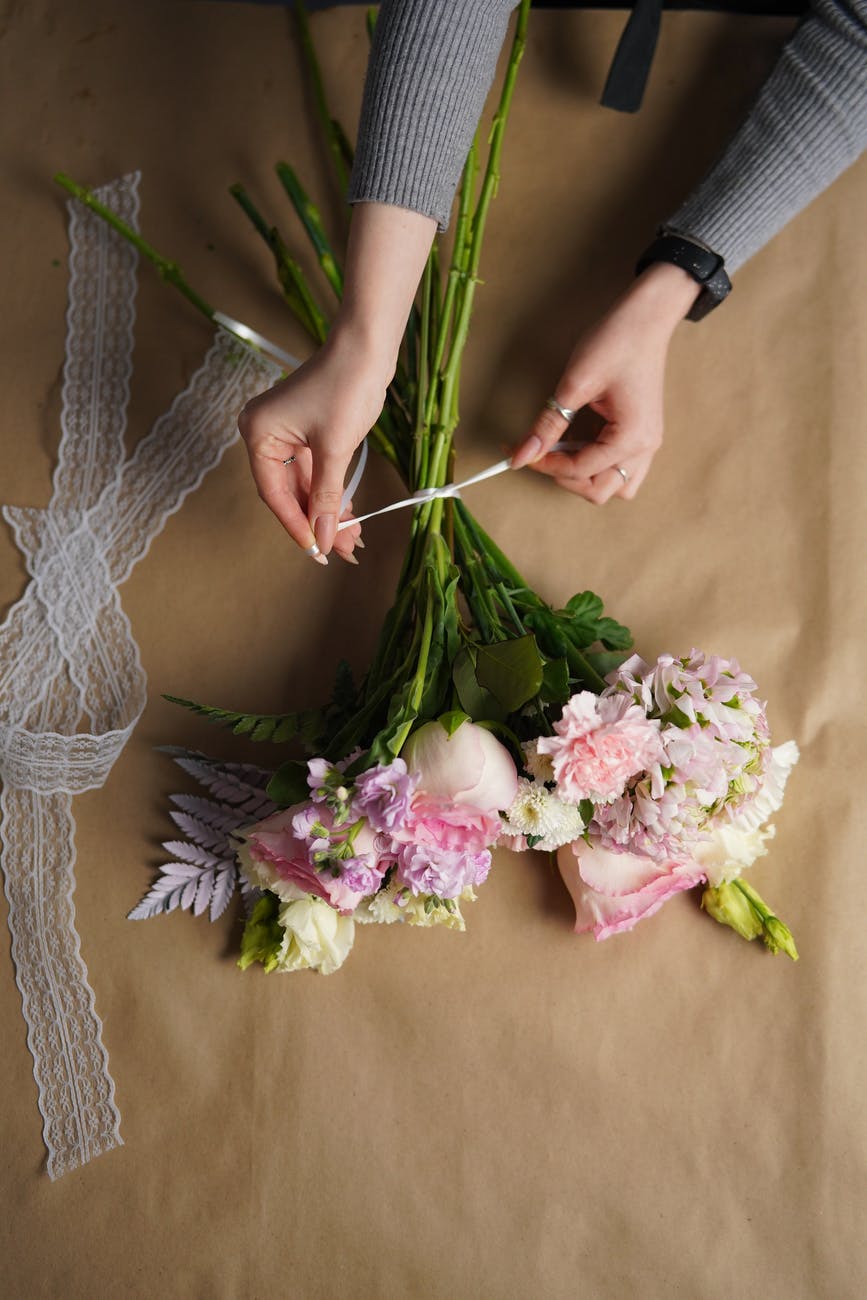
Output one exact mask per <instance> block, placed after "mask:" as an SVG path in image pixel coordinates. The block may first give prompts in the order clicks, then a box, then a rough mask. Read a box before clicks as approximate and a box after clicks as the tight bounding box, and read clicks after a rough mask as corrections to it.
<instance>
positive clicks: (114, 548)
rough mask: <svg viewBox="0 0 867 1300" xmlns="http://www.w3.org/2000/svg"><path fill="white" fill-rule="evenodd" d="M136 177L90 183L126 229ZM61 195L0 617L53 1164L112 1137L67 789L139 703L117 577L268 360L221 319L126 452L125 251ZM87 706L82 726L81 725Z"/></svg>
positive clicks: (77, 784) (19, 877)
mask: <svg viewBox="0 0 867 1300" xmlns="http://www.w3.org/2000/svg"><path fill="white" fill-rule="evenodd" d="M137 183H138V176H137V175H135V176H131V177H125V178H124V179H122V180H120V181H115V182H113V183H112V184H111V185H108V186H106V187H105V188H104V189H103V190H101V191H100V192H99V197H100V198H101V199H102V201H103V202H104V203H106V204H107V205H108V206H109V207H111V208H113V209H114V210H115V211H116V212H117V213H118V214H119V215H120V216H121V217H122V218H123V219H124V220H125V221H127V222H128V223H129V224H130V225H133V226H134V225H135V223H136V216H137V211H138V199H137V192H136V191H137ZM69 207H70V256H69V264H70V290H69V298H70V301H69V312H68V333H67V344H66V363H65V367H64V382H63V404H62V414H61V423H62V428H63V436H62V439H61V445H60V453H59V461H58V466H57V470H56V472H55V476H54V492H53V495H52V498H51V502H50V504H49V506H48V509H47V510H34V509H13V508H11V507H6V508H5V509H4V511H3V514H4V516H5V518H6V519H7V520H8V521H9V523H10V524H11V525H12V527H13V529H14V532H15V536H16V540H17V542H18V545H19V546H20V548H21V550H22V551H23V552H24V554H25V556H26V559H27V567H28V570H29V572H30V574H31V577H32V581H31V583H30V585H29V587H28V588H27V591H26V593H25V595H24V597H23V598H22V599H21V600H20V601H19V602H18V604H17V605H15V606H13V608H12V610H11V611H10V613H9V615H8V617H7V619H6V622H5V623H4V624H3V626H2V627H0V779H2V784H3V789H2V795H0V810H2V826H0V850H2V863H3V868H4V875H5V888H6V895H7V897H8V899H9V927H10V930H11V932H12V956H13V960H14V962H15V966H16V977H17V981H18V985H19V988H20V990H21V999H22V1009H23V1013H24V1018H25V1021H26V1022H27V1026H28V1039H27V1041H28V1046H29V1048H30V1051H31V1053H32V1055H33V1073H34V1077H35V1079H36V1083H37V1086H38V1090H39V1108H40V1110H41V1112H42V1115H43V1119H44V1128H43V1135H44V1139H45V1144H46V1147H47V1149H48V1172H49V1175H50V1176H51V1177H52V1178H56V1177H58V1176H59V1175H61V1174H63V1173H65V1172H67V1171H68V1170H69V1169H74V1168H75V1167H76V1166H78V1165H81V1164H83V1163H85V1162H86V1161H88V1160H91V1159H92V1158H93V1157H94V1156H97V1155H99V1154H101V1153H102V1152H104V1151H108V1150H110V1149H111V1148H112V1147H115V1146H119V1145H122V1139H121V1136H120V1131H119V1124H120V1115H119V1112H118V1109H117V1106H116V1105H115V1100H114V1082H113V1080H112V1078H111V1076H110V1074H109V1072H108V1057H107V1053H106V1051H105V1048H104V1046H103V1043H102V1024H101V1021H100V1019H99V1016H98V1015H97V1013H96V1010H95V1007H94V997H93V992H92V990H91V988H90V985H89V983H88V978H87V968H86V967H85V965H84V962H83V960H82V958H81V954H80V950H79V939H78V935H77V933H76V930H75V909H74V905H73V901H72V896H73V889H74V884H75V880H74V872H73V863H74V860H75V850H74V844H73V836H74V829H75V823H74V819H73V816H72V796H73V794H77V793H78V792H80V791H82V790H89V789H93V788H94V787H97V786H100V785H102V784H103V782H104V781H105V780H106V778H107V777H108V775H109V773H110V771H111V768H112V766H113V764H114V762H115V761H116V759H117V757H118V755H119V754H120V752H121V750H122V749H123V747H124V745H125V744H126V742H127V740H128V739H129V737H130V735H131V734H132V731H133V728H134V727H135V725H136V723H137V722H138V720H139V717H140V716H141V712H142V709H143V708H144V705H145V700H146V679H145V674H144V671H143V669H142V666H141V662H140V659H139V653H138V647H137V646H136V643H135V641H134V639H133V636H132V631H131V629H130V625H129V622H128V620H127V617H126V615H125V614H124V612H123V610H122V609H121V606H120V600H119V597H118V593H117V587H118V585H120V584H121V583H122V582H124V581H125V579H126V578H127V577H128V576H129V574H130V572H131V570H132V568H133V566H134V565H135V564H136V563H137V562H138V560H140V559H141V558H142V556H143V555H145V553H146V552H147V549H148V547H149V545H150V542H151V540H152V538H153V537H154V536H155V535H156V534H157V533H158V532H159V531H160V529H161V528H162V526H163V524H164V523H165V521H166V519H167V518H168V516H169V515H171V514H172V513H173V512H174V511H175V510H177V509H178V508H179V507H180V506H181V504H182V503H183V501H184V499H185V498H186V496H187V495H188V494H189V493H190V492H191V491H193V490H194V489H195V488H196V487H198V485H199V483H200V482H201V480H202V479H203V477H204V476H205V474H206V473H207V472H208V470H209V469H211V468H212V467H213V466H214V465H215V464H216V463H217V461H218V460H219V459H220V457H221V455H222V454H223V451H224V450H225V448H226V447H227V446H228V445H229V444H230V443H231V442H232V441H233V440H234V439H235V438H236V437H237V425H236V417H237V412H238V410H239V409H240V407H241V406H243V404H244V402H245V401H246V400H248V399H249V398H250V397H251V396H253V394H254V393H257V392H259V391H261V390H262V389H263V388H265V387H267V386H268V385H269V384H271V383H273V382H274V380H275V378H276V377H277V374H278V373H279V372H278V370H277V368H276V367H275V366H273V365H272V364H271V362H269V361H268V360H266V359H265V358H264V357H262V356H259V355H257V354H256V353H254V352H252V351H251V350H250V349H249V348H247V347H243V346H239V345H238V343H237V341H236V340H235V339H233V338H232V337H231V336H230V335H228V334H226V333H225V332H224V331H220V333H219V334H218V335H217V338H216V340H215V342H214V344H213V346H212V347H211V349H210V351H209V352H208V355H207V357H206V358H205V361H204V364H203V365H202V366H201V368H200V369H199V370H198V371H197V373H196V374H195V375H194V376H193V379H192V380H191V382H190V384H189V385H188V387H187V388H186V389H185V390H184V392H183V393H181V394H179V396H178V397H177V398H176V399H175V401H174V402H173V403H172V406H171V408H170V409H169V410H168V411H167V412H166V413H165V414H164V415H163V416H161V417H160V419H159V420H157V422H156V424H155V425H154V427H153V429H152V430H151V432H150V433H149V434H148V435H147V436H146V437H145V438H144V439H142V440H141V441H140V442H139V443H138V445H137V447H136V449H135V452H134V453H133V455H132V456H131V457H130V458H129V459H128V460H127V459H126V453H125V450H124V428H125V422H126V407H127V402H128V396H129V381H130V376H131V372H132V346H133V339H132V328H133V321H134V314H135V313H134V302H135V270H136V261H137V258H136V254H135V252H134V250H132V249H131V247H130V246H129V245H128V244H127V243H126V242H125V241H124V240H123V239H121V237H120V236H119V235H117V234H116V233H115V232H114V231H112V230H111V229H110V228H109V227H108V226H107V225H106V224H105V223H104V222H103V221H101V220H100V218H98V217H96V216H95V215H93V214H92V213H90V212H88V211H87V210H86V209H84V208H83V207H82V206H80V205H79V204H77V203H74V202H73V203H71V204H70V205H69ZM82 713H84V714H85V715H86V717H87V719H88V721H89V724H90V730H89V731H87V732H79V731H78V725H79V720H80V718H81V716H82Z"/></svg>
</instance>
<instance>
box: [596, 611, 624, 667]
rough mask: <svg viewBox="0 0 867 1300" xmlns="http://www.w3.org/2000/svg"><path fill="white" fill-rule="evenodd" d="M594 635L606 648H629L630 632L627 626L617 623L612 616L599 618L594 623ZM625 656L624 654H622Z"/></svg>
mask: <svg viewBox="0 0 867 1300" xmlns="http://www.w3.org/2000/svg"><path fill="white" fill-rule="evenodd" d="M596 635H597V637H598V638H599V640H600V641H601V642H602V644H603V645H604V646H605V648H606V650H631V649H632V633H631V632H630V630H629V628H628V627H624V626H623V624H622V623H618V622H617V620H616V619H614V618H608V617H607V615H606V617H605V618H600V619H599V621H598V623H597V624H596ZM624 657H625V656H624Z"/></svg>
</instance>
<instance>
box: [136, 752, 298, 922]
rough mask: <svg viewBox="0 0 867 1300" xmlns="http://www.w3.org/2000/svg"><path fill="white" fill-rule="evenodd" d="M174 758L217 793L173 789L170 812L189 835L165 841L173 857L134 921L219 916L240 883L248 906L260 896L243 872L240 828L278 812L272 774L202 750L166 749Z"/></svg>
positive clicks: (213, 918) (166, 864)
mask: <svg viewBox="0 0 867 1300" xmlns="http://www.w3.org/2000/svg"><path fill="white" fill-rule="evenodd" d="M163 752H167V753H169V754H170V755H171V757H172V758H173V759H174V761H175V762H176V763H177V764H178V765H179V767H181V768H183V770H184V771H185V772H187V773H188V774H189V775H191V776H194V777H195V778H196V780H197V781H199V783H200V784H201V785H203V786H204V787H205V788H206V789H207V790H209V791H210V792H211V793H212V794H213V795H214V796H215V798H213V799H205V798H203V797H202V796H200V795H189V794H174V795H171V796H170V798H171V802H172V803H173V804H174V805H175V808H176V809H180V811H175V810H171V811H170V814H169V815H170V816H171V818H172V820H173V821H174V823H175V825H176V826H177V827H178V828H179V830H181V831H182V832H183V833H184V835H185V836H186V838H185V839H180V840H166V841H165V842H164V844H163V848H164V849H165V850H166V852H167V853H170V854H172V856H173V859H174V860H173V861H171V862H166V863H164V864H163V865H162V866H161V867H160V869H159V875H158V876H157V878H156V880H155V881H154V883H153V885H152V886H151V888H150V889H149V890H148V892H147V894H145V896H144V898H143V899H142V901H141V902H140V903H139V905H138V907H136V908H134V909H133V910H132V911H131V912H130V913H129V919H130V920H131V921H143V920H147V919H149V918H150V917H152V916H160V915H162V914H163V913H164V912H173V911H176V910H184V911H191V912H192V913H193V915H194V916H201V914H202V913H203V912H205V911H206V910H207V911H209V914H210V919H211V920H212V921H216V920H217V918H218V917H220V916H222V914H223V912H224V911H225V910H226V908H227V907H228V905H229V903H230V901H231V899H232V896H233V894H234V892H235V889H236V888H240V890H241V892H242V894H243V896H244V903H245V906H246V907H247V909H248V910H249V908H250V907H251V906H252V904H253V903H254V902H255V898H256V897H258V892H259V891H258V890H254V889H252V888H251V886H250V884H249V882H248V881H247V880H246V878H245V877H244V876H243V875H242V874H241V872H240V870H239V868H238V862H237V858H236V853H235V849H236V839H235V836H236V834H237V832H238V831H240V830H242V829H243V828H244V827H245V826H249V825H250V824H251V823H252V822H256V821H261V820H263V818H265V817H269V816H270V815H271V813H273V812H275V811H276V805H275V804H273V803H272V802H271V800H270V799H269V798H268V796H267V794H266V792H265V786H266V785H267V783H268V781H269V780H270V777H271V773H270V772H267V771H265V770H264V769H263V768H259V767H255V766H254V765H253V764H251V763H221V762H219V761H218V760H216V759H212V758H207V757H206V756H205V755H204V754H199V753H196V752H191V751H189V750H185V749H175V748H172V749H166V750H164V751H163Z"/></svg>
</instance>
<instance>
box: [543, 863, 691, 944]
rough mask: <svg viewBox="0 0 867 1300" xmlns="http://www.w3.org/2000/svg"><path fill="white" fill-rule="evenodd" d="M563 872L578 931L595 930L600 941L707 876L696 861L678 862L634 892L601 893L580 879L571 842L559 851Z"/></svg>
mask: <svg viewBox="0 0 867 1300" xmlns="http://www.w3.org/2000/svg"><path fill="white" fill-rule="evenodd" d="M557 865H558V866H559V868H560V874H561V875H562V877H563V881H564V883H565V885H566V888H567V889H568V890H569V893H570V894H571V896H572V902H573V903H574V904H575V933H576V934H583V933H585V932H586V931H588V930H592V931H593V933H594V935H595V937H596V939H597V941H599V940H602V939H608V938H610V936H611V935H612V934H621V933H624V932H625V931H627V930H631V929H632V928H633V927H634V926H635V925H637V923H638V922H639V921H640V920H642V919H643V918H644V917H646V916H652V915H653V913H654V912H658V911H659V909H660V908H661V907H662V905H663V903H665V902H666V901H667V900H668V899H669V898H671V897H673V895H674V894H678V893H680V892H682V891H683V890H684V889H691V888H692V887H693V885H697V884H699V883H700V882H701V881H702V880H703V879H704V876H703V874H702V872H701V871H700V870H699V869H698V868H697V867H696V865H695V864H694V863H679V864H677V866H676V867H675V868H674V870H673V871H672V872H671V873H670V874H668V875H665V876H659V877H658V878H657V879H656V880H653V881H651V882H650V884H648V885H646V886H645V887H644V888H643V889H639V890H637V891H636V892H635V893H632V894H622V895H620V896H617V897H615V896H612V895H605V894H601V893H598V892H597V891H596V890H594V889H591V888H590V886H589V885H587V884H585V882H584V881H583V880H582V879H581V875H580V872H579V864H578V858H577V857H576V856H575V854H574V853H573V852H572V849H571V847H570V846H569V845H566V846H564V847H563V848H562V849H560V850H559V851H558V853H557Z"/></svg>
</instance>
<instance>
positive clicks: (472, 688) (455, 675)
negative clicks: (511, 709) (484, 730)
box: [452, 648, 507, 722]
mask: <svg viewBox="0 0 867 1300" xmlns="http://www.w3.org/2000/svg"><path fill="white" fill-rule="evenodd" d="M452 681H453V682H454V684H455V690H456V691H457V693H458V700H459V701H460V705H461V708H462V709H464V710H465V712H466V713H468V714H469V716H470V718H472V720H473V722H483V721H486V720H488V719H490V720H492V721H494V722H505V720H506V712H507V711H506V710H505V709H504V708H503V706H502V705H501V704H500V702H499V700H497V699H495V698H494V696H493V695H492V694H491V692H490V691H486V690H484V689H483V687H481V686H480V685H479V682H478V678H477V677H476V665H475V661H474V659H473V656H472V654H471V652H470V651H469V650H468V649H467V648H464V649H463V650H461V652H460V654H458V656H457V658H456V659H455V661H454V664H453V665H452Z"/></svg>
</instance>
